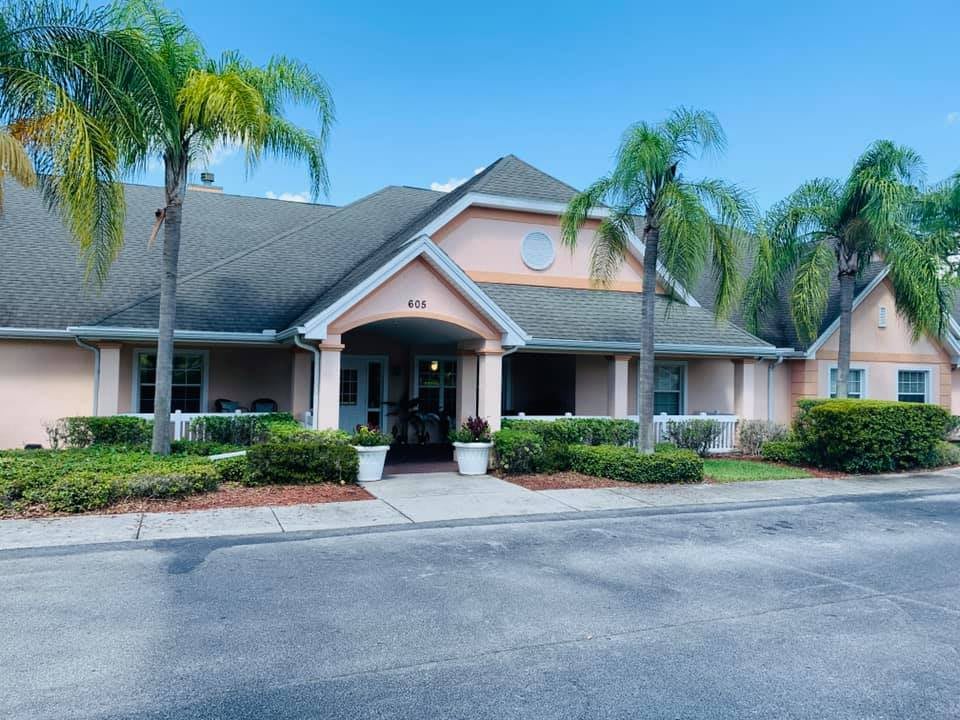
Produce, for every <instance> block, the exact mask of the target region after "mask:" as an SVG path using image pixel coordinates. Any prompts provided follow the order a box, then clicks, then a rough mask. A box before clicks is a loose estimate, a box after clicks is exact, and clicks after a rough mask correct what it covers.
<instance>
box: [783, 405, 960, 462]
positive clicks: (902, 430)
mask: <svg viewBox="0 0 960 720" xmlns="http://www.w3.org/2000/svg"><path fill="white" fill-rule="evenodd" d="M798 405H799V406H800V413H799V414H798V415H797V419H796V422H795V424H794V435H795V436H796V440H797V442H799V443H800V445H801V447H802V448H803V453H804V455H805V456H806V457H807V458H808V459H809V460H810V461H811V462H813V463H814V464H816V465H819V466H820V467H827V468H834V469H837V470H842V471H844V472H854V473H855V472H865V473H876V472H885V471H890V470H907V469H910V468H915V467H930V466H931V465H933V464H934V463H935V461H936V458H937V444H938V443H939V442H940V441H941V440H943V439H944V438H945V437H946V433H947V431H948V429H949V428H950V426H951V418H950V414H949V413H948V412H947V411H946V410H944V409H943V408H942V407H940V406H939V405H931V404H924V403H901V402H889V401H883V400H849V399H848V400H813V401H811V400H803V401H800V402H799V403H798Z"/></svg>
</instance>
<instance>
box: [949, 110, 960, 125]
mask: <svg viewBox="0 0 960 720" xmlns="http://www.w3.org/2000/svg"><path fill="white" fill-rule="evenodd" d="M958 122H960V112H948V113H947V125H956V124H957V123H958Z"/></svg>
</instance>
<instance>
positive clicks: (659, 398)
mask: <svg viewBox="0 0 960 720" xmlns="http://www.w3.org/2000/svg"><path fill="white" fill-rule="evenodd" d="M683 375H684V373H683V366H682V365H657V366H656V367H654V369H653V412H654V414H656V415H659V414H661V413H666V414H667V415H683V407H684V401H683V392H684V387H683V379H684V378H683Z"/></svg>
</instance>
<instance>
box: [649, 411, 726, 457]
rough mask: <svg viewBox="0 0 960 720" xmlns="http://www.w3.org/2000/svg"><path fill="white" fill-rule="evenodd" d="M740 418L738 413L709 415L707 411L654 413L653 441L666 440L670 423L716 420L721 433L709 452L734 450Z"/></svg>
mask: <svg viewBox="0 0 960 720" xmlns="http://www.w3.org/2000/svg"><path fill="white" fill-rule="evenodd" d="M738 419H739V418H738V417H737V416H736V415H708V414H707V413H700V414H699V415H667V414H662V415H654V416H653V441H654V442H655V443H658V442H666V440H667V424H668V423H671V422H675V423H682V422H687V421H689V420H716V421H717V422H718V423H720V435H718V436H717V439H716V440H714V441H713V442H712V443H711V444H710V448H709V452H712V453H728V452H733V450H734V448H736V445H737V421H738Z"/></svg>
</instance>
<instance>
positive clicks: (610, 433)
mask: <svg viewBox="0 0 960 720" xmlns="http://www.w3.org/2000/svg"><path fill="white" fill-rule="evenodd" d="M503 427H504V429H507V430H523V431H525V432H532V433H535V434H537V435H539V436H540V437H541V438H542V439H543V444H544V445H552V444H559V445H630V444H632V443H634V442H636V439H637V423H636V422H635V421H633V420H613V419H609V418H559V419H557V420H522V419H517V418H510V419H509V420H504V421H503Z"/></svg>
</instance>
